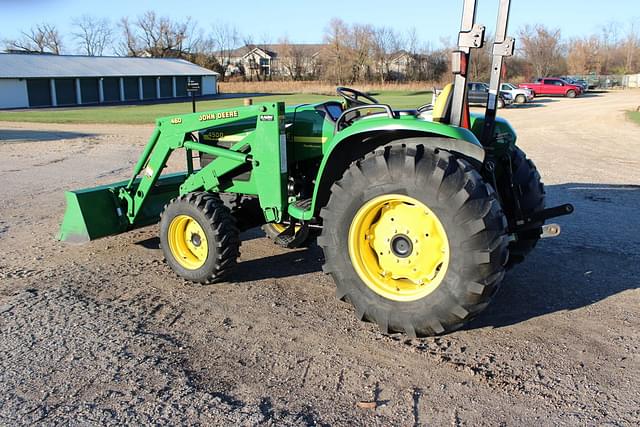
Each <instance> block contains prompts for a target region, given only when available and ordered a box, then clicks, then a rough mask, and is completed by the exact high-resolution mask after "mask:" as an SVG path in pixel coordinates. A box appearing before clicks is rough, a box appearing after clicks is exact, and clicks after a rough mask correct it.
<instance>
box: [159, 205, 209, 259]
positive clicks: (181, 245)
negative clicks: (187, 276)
mask: <svg viewBox="0 0 640 427" xmlns="http://www.w3.org/2000/svg"><path fill="white" fill-rule="evenodd" d="M167 234H168V236H167V240H168V241H169V249H170V250H171V255H173V257H174V258H175V260H176V261H178V263H179V264H180V265H181V266H183V267H184V268H186V269H188V270H197V269H198V268H200V267H202V266H203V265H204V263H205V261H206V260H207V256H208V255H209V245H208V242H207V236H206V234H205V233H204V230H203V229H202V227H201V226H200V224H198V222H197V221H196V220H195V219H193V218H192V217H190V216H188V215H178V216H177V217H175V218H174V219H173V220H172V221H171V224H169V230H168V231H167ZM198 240H199V241H198ZM196 242H197V243H199V244H197V245H196Z"/></svg>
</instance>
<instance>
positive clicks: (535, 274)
mask: <svg viewBox="0 0 640 427" xmlns="http://www.w3.org/2000/svg"><path fill="white" fill-rule="evenodd" d="M546 189H547V205H548V206H554V205H558V204H561V203H572V204H573V205H574V206H575V212H574V214H572V215H570V216H565V217H560V218H557V219H556V220H555V222H558V223H559V224H561V226H562V234H561V235H560V237H557V238H555V239H548V240H542V241H540V242H539V244H538V246H537V247H536V249H535V250H534V251H533V252H532V253H531V254H530V255H529V256H528V257H527V259H526V260H525V262H523V263H522V264H519V265H517V266H515V267H514V268H513V269H512V270H511V271H509V272H508V273H507V274H506V276H505V279H504V281H503V283H502V286H501V288H500V290H499V292H498V293H497V295H496V296H495V298H494V300H493V301H492V303H491V304H490V305H489V306H488V307H487V309H486V310H485V311H484V312H483V313H481V314H480V315H479V316H478V317H477V318H476V319H474V320H473V321H472V322H470V323H469V324H468V325H467V326H466V329H476V328H484V327H493V328H501V327H505V326H510V325H514V324H518V323H522V322H525V321H527V320H529V319H533V318H536V317H539V316H544V315H546V314H551V313H555V312H562V311H569V310H575V309H579V308H583V307H587V306H589V305H592V304H595V303H597V302H599V301H602V300H605V299H607V298H609V297H612V296H614V295H617V294H620V293H622V292H625V291H628V290H634V289H638V288H640V281H639V280H638V277H640V215H638V211H637V209H638V206H640V186H631V185H629V186H625V185H598V184H573V183H569V184H563V185H550V186H547V187H546ZM550 222H554V221H553V220H551V221H550ZM262 235H263V234H262V232H261V231H260V230H259V229H258V230H250V231H249V232H248V233H245V236H246V237H249V236H251V237H249V238H260V237H261V236H262ZM264 244H272V243H271V242H268V241H266V240H265V242H264ZM322 260H323V254H322V250H321V249H320V248H319V247H318V246H317V245H316V244H315V243H311V244H310V245H309V247H308V248H301V249H297V250H291V251H290V252H285V253H281V254H277V255H273V256H268V257H264V258H256V259H251V260H247V261H243V262H241V263H239V265H238V269H237V270H236V273H235V274H234V278H233V280H234V281H236V282H249V281H255V280H261V279H268V278H285V277H295V276H301V275H304V274H309V273H315V272H319V271H321V269H322ZM301 280H304V279H303V278H302V277H301Z"/></svg>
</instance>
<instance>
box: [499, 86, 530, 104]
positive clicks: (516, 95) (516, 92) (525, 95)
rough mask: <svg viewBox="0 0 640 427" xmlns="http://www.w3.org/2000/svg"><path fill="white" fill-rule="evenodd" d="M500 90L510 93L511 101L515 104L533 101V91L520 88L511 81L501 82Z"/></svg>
mask: <svg viewBox="0 0 640 427" xmlns="http://www.w3.org/2000/svg"><path fill="white" fill-rule="evenodd" d="M500 91H501V92H505V93H508V94H511V96H512V97H513V102H514V103H516V104H524V103H526V102H531V101H533V98H534V96H533V92H531V90H529V89H521V88H519V87H518V86H516V85H514V84H512V83H502V84H501V85H500Z"/></svg>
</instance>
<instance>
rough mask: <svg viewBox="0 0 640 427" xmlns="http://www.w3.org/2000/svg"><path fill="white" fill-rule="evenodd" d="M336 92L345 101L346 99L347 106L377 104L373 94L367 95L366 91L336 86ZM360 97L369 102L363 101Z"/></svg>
mask: <svg viewBox="0 0 640 427" xmlns="http://www.w3.org/2000/svg"><path fill="white" fill-rule="evenodd" d="M336 92H338V95H340V96H341V97H343V98H344V100H345V101H347V107H348V108H351V107H357V106H359V105H372V104H379V102H378V100H377V99H375V98H374V97H373V96H369V95H367V94H366V93H362V92H360V91H359V90H355V89H351V88H349V87H342V86H340V87H338V88H336ZM361 98H362V99H365V100H367V101H369V102H363V101H362V100H361Z"/></svg>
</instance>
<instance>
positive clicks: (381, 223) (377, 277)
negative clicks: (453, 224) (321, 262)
mask: <svg viewBox="0 0 640 427" xmlns="http://www.w3.org/2000/svg"><path fill="white" fill-rule="evenodd" d="M449 255H450V253H449V240H448V238H447V233H446V232H445V230H444V227H443V226H442V223H441V222H440V220H439V219H438V217H437V215H436V214H435V213H433V211H432V210H431V209H429V208H428V207H427V206H426V205H425V204H424V203H422V202H420V201H418V200H416V199H414V198H412V197H408V196H404V195H400V194H386V195H384V196H378V197H376V198H374V199H372V200H370V201H368V202H367V203H365V205H364V206H362V207H361V208H360V209H359V210H358V212H357V213H356V215H355V217H354V218H353V221H352V222H351V227H350V228H349V257H350V258H351V263H352V265H353V267H354V268H355V270H356V272H357V273H358V275H359V276H360V278H361V279H362V281H363V282H364V283H365V284H366V285H367V286H368V287H369V288H370V289H371V290H372V291H374V292H375V293H377V294H378V295H380V296H382V297H384V298H387V299H390V300H393V301H403V302H407V301H416V300H418V299H420V298H423V297H425V296H427V295H429V294H430V293H431V292H433V291H434V290H435V289H436V288H437V287H438V286H439V285H440V283H441V282H442V279H443V278H444V276H445V275H446V272H447V268H448V266H449Z"/></svg>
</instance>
